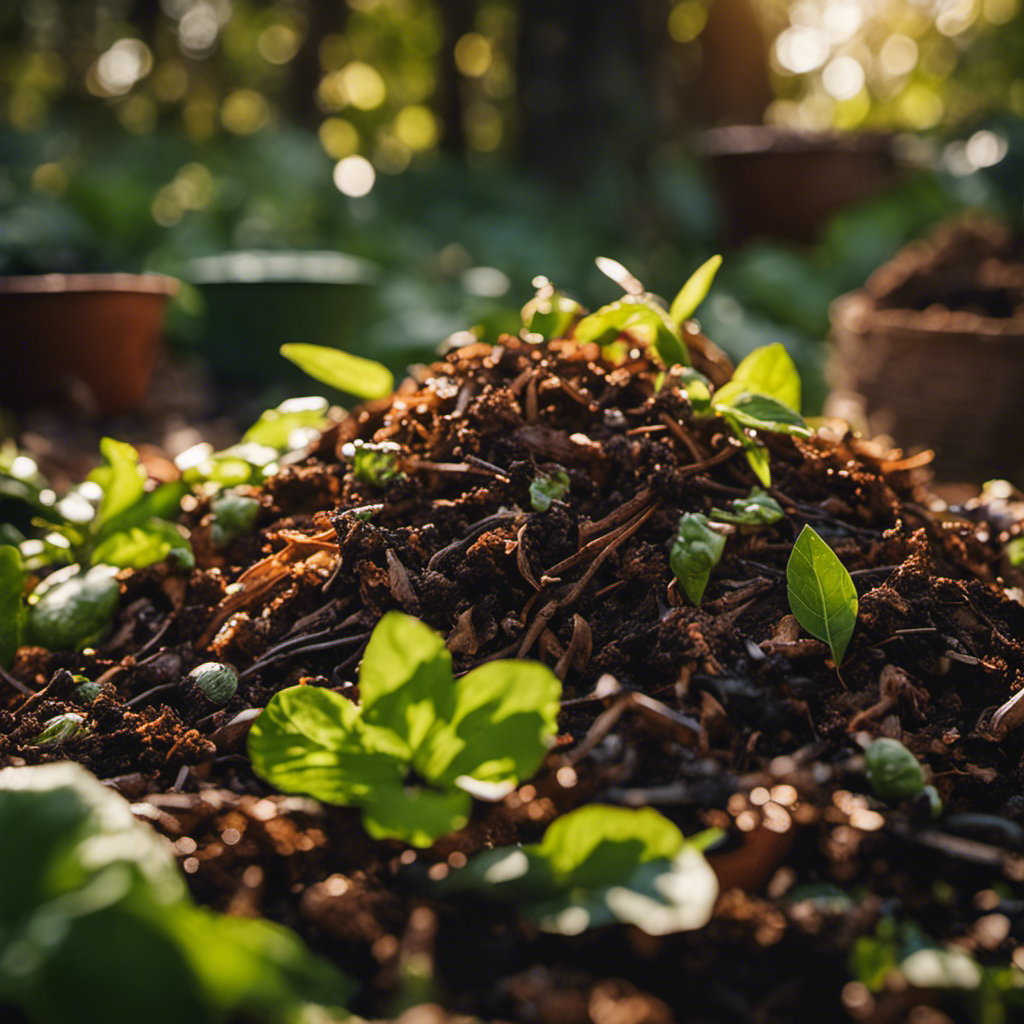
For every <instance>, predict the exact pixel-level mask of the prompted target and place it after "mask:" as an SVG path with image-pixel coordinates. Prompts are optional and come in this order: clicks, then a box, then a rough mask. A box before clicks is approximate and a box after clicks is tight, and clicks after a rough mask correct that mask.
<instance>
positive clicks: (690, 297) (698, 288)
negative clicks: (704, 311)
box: [668, 256, 722, 327]
mask: <svg viewBox="0 0 1024 1024" xmlns="http://www.w3.org/2000/svg"><path fill="white" fill-rule="evenodd" d="M721 265H722V257H721V256H712V257H711V259H709V260H708V261H707V262H706V263H702V264H701V265H700V266H699V267H698V268H697V269H696V270H695V271H694V272H693V273H692V274H691V275H690V278H689V280H688V281H687V282H686V284H684V285H683V287H682V288H680V289H679V294H678V295H676V297H675V298H674V299H673V300H672V305H671V306H670V307H669V310H668V315H669V316H670V317H671V318H672V319H673V321H675V323H677V324H678V325H679V326H680V327H682V326H683V324H684V323H685V322H686V321H687V320H689V319H690V317H691V316H693V314H694V313H695V312H696V311H697V307H698V306H699V305H700V304H701V303H702V302H703V301H704V299H705V298H706V297H707V294H708V292H709V291H710V290H711V283H712V281H714V279H715V274H717V273H718V268H719V267H720V266H721Z"/></svg>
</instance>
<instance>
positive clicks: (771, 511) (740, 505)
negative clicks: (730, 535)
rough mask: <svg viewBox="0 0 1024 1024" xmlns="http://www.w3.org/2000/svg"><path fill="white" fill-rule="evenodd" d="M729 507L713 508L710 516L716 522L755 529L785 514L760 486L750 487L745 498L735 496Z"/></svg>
mask: <svg viewBox="0 0 1024 1024" xmlns="http://www.w3.org/2000/svg"><path fill="white" fill-rule="evenodd" d="M729 504H730V505H731V506H732V508H731V509H721V508H713V509H712V510H711V518H712V519H713V520H714V521H715V522H717V523H732V524H733V525H735V526H750V527H753V528H754V529H757V528H758V527H761V526H771V525H772V524H773V523H777V522H778V521H779V520H780V519H782V518H783V517H784V516H785V513H784V512H783V511H782V507H781V506H780V505H779V503H778V502H777V501H776V500H775V499H774V498H773V497H772V496H771V495H770V494H768V493H766V492H765V491H763V490H762V489H761V488H760V487H752V488H751V490H750V494H749V495H748V496H747V497H746V498H737V499H736V500H735V501H731V502H730V503H729Z"/></svg>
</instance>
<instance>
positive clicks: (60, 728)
mask: <svg viewBox="0 0 1024 1024" xmlns="http://www.w3.org/2000/svg"><path fill="white" fill-rule="evenodd" d="M87 732H89V724H88V723H87V722H86V720H85V718H84V717H83V716H82V715H79V714H77V713H76V712H74V711H68V712H66V713H65V714H63V715H57V716H56V717H55V718H51V719H50V720H49V721H48V722H47V723H46V725H45V726H44V727H43V731H42V732H41V733H40V734H39V735H38V736H37V737H36V738H35V739H34V740H33V743H34V744H35V745H36V746H37V747H56V746H58V745H59V744H61V743H67V741H68V740H73V739H78V737H80V736H84V735H85V734H86V733H87Z"/></svg>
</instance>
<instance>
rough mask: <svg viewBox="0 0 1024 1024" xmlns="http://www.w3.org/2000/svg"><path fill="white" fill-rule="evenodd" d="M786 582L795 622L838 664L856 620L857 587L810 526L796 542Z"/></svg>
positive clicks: (805, 528)
mask: <svg viewBox="0 0 1024 1024" xmlns="http://www.w3.org/2000/svg"><path fill="white" fill-rule="evenodd" d="M786 584H787V595H788V597H789V608H790V611H792V613H793V615H794V616H795V617H796V621H797V622H799V623H800V625H801V626H803V628H804V629H806V630H807V632H808V633H810V634H811V636H813V637H817V639H819V640H824V641H825V643H827V644H828V645H829V648H830V649H831V651H832V659H833V661H835V663H836V667H838V666H839V665H840V664H841V663H842V660H843V655H844V654H845V653H846V647H847V645H848V644H849V642H850V637H851V636H852V635H853V627H854V626H855V625H856V623H857V608H858V601H857V588H856V587H855V586H854V585H853V580H852V579H851V578H850V574H849V573H848V572H847V571H846V568H845V567H844V565H843V563H842V562H840V561H839V559H838V558H837V557H836V555H835V552H834V551H833V550H832V549H831V548H830V547H829V546H828V545H827V544H826V543H825V542H824V541H823V540H822V539H821V538H820V537H819V536H818V535H817V533H815V532H814V530H812V529H811V528H810V527H809V526H805V527H804V528H803V530H801V531H800V536H799V537H797V539H796V543H795V544H794V545H793V551H792V553H791V554H790V556H789V562H788V563H787V564H786Z"/></svg>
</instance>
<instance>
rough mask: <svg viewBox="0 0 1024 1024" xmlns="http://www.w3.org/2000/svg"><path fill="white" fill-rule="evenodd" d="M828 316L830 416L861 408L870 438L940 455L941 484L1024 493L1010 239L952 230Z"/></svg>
mask: <svg viewBox="0 0 1024 1024" xmlns="http://www.w3.org/2000/svg"><path fill="white" fill-rule="evenodd" d="M908 307H909V308H908ZM951 307H952V308H951ZM958 307H959V308H958ZM831 318H832V337H833V341H834V343H835V344H834V349H833V354H832V359H831V364H830V372H829V376H830V381H831V383H832V385H833V387H834V389H835V392H834V394H833V397H832V398H831V399H830V402H829V407H828V410H827V411H832V412H839V411H840V410H841V409H843V410H844V411H845V410H849V409H850V408H851V406H852V407H853V408H855V409H856V408H857V407H858V406H859V410H860V412H861V413H862V415H863V418H864V425H865V426H866V427H867V429H868V431H869V432H870V433H871V434H872V435H879V434H882V435H887V436H888V437H891V438H892V440H893V441H894V442H895V443H896V444H897V445H899V446H900V447H901V448H903V449H905V450H908V451H912V450H914V449H915V448H933V449H935V452H936V459H935V475H936V479H937V480H939V481H956V482H965V483H966V482H970V483H982V482H984V481H985V480H989V479H992V478H994V477H1006V478H1008V479H1010V480H1013V481H1015V482H1016V483H1017V484H1024V265H1022V264H1021V263H1019V262H1016V257H1015V254H1014V253H1013V251H1012V246H1011V242H1010V240H1009V238H1008V236H1007V235H1006V233H1005V232H1004V231H1002V230H1001V229H993V228H992V227H991V225H979V224H977V223H964V222H958V223H957V224H956V225H954V226H947V227H946V228H944V229H943V230H942V231H941V232H940V233H939V234H937V235H936V236H935V237H934V238H933V239H932V242H931V243H930V244H928V245H923V244H921V243H918V244H917V245H915V246H913V247H910V248H908V249H906V250H904V251H903V252H902V253H900V254H899V255H897V256H896V257H895V258H894V259H893V260H892V261H891V262H890V263H888V264H886V266H885V267H883V268H881V269H880V270H879V271H877V272H876V274H875V275H873V276H872V278H871V280H869V281H868V283H867V285H866V286H865V288H864V289H862V290H861V291H857V292H853V293H852V294H850V295H845V296H843V297H841V298H839V299H837V300H836V301H835V303H834V304H833V306H832V311H831ZM848 418H850V417H848Z"/></svg>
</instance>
